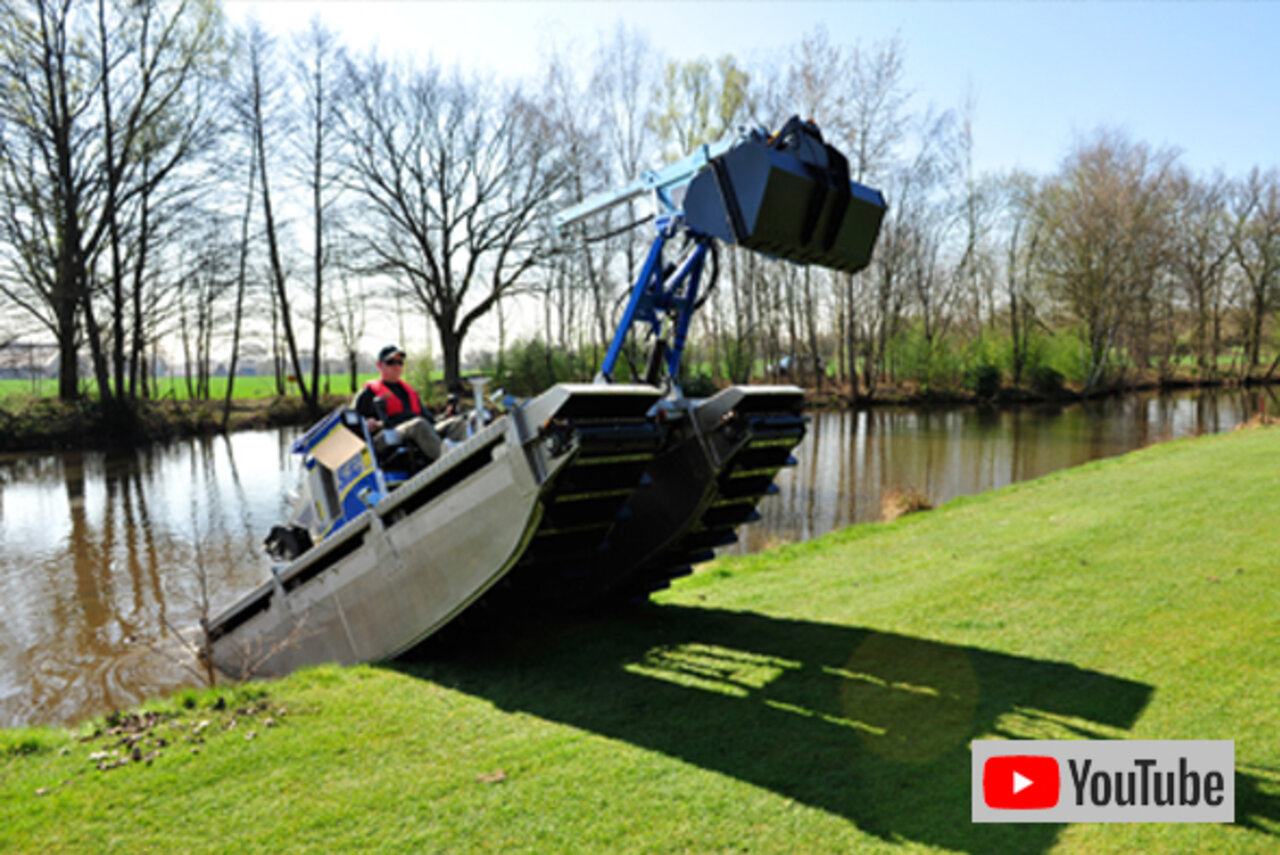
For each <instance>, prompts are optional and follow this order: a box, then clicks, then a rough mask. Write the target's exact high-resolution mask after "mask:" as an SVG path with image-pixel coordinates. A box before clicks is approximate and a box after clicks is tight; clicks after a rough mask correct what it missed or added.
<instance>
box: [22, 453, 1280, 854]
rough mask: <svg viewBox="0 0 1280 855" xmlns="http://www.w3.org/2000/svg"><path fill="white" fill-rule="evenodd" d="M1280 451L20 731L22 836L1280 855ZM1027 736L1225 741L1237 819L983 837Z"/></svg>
mask: <svg viewBox="0 0 1280 855" xmlns="http://www.w3.org/2000/svg"><path fill="white" fill-rule="evenodd" d="M1277 459H1280V429H1276V428H1265V429H1254V430H1247V431H1240V432H1237V433H1234V434H1229V435H1222V436H1213V437H1203V438H1199V439H1194V440H1184V441H1178V442H1173V443H1168V444H1165V445H1160V446H1155V447H1152V448H1148V449H1145V450H1143V451H1140V452H1136V453H1134V454H1130V455H1127V456H1125V457H1121V458H1114V459H1110V460H1105V461H1100V462H1098V463H1093V464H1090V465H1087V466H1084V467H1081V468H1078V469H1074V470H1068V471H1064V472H1060V473H1057V474H1054V475H1051V476H1049V477H1047V478H1043V479H1040V480H1038V481H1034V482H1029V483H1023V484H1019V485H1014V486H1011V487H1008V488H1005V489H1003V490H999V491H995V492H991V493H987V494H983V495H980V496H976V497H972V498H968V499H960V500H956V501H953V502H950V503H948V504H947V505H945V506H944V507H942V508H941V509H938V510H935V511H931V512H928V513H924V514H917V515H913V516H908V517H904V518H903V519H901V520H899V521H897V522H895V523H891V524H881V525H867V526H857V527H854V528H850V529H846V530H844V531H841V532H836V533H833V534H831V535H828V536H825V537H822V538H819V539H817V540H814V541H811V542H809V543H805V544H799V545H794V546H786V547H782V548H779V549H776V550H773V551H771V552H768V553H764V554H760V555H756V556H750V557H744V558H733V559H725V560H721V561H718V562H716V563H714V564H712V565H710V566H709V567H707V568H705V569H703V570H702V571H701V572H700V573H698V574H696V575H695V576H693V577H691V578H689V579H686V580H683V581H682V583H681V584H678V585H677V586H676V587H675V588H674V589H673V590H672V591H669V592H666V593H664V594H663V595H661V596H660V597H659V602H657V603H655V604H653V605H651V606H648V607H645V608H643V609H639V610H636V611H633V612H628V613H624V614H622V615H619V616H615V617H612V618H609V619H604V618H601V619H595V620H586V621H580V622H577V623H573V624H568V625H560V626H557V627H544V628H541V629H538V630H526V631H524V632H522V633H515V632H513V633H512V634H510V635H509V636H502V637H490V638H487V639H484V640H483V641H479V642H477V643H476V646H475V647H473V648H472V649H470V650H468V651H466V652H463V653H458V654H454V655H453V656H451V657H450V658H448V659H444V660H435V661H426V660H419V661H405V662H398V663H394V664H392V665H389V666H376V667H374V666H364V667H358V668H350V669H338V668H331V667H325V668H319V669H313V670H310V671H306V672H303V673H300V674H296V675H294V676H293V677H290V678H288V679H285V680H282V681H279V682H276V683H271V684H265V685H263V686H259V687H246V688H242V689H239V690H235V691H232V690H222V691H221V692H220V693H208V692H206V693H203V694H202V693H194V692H193V693H188V694H186V695H180V696H178V697H175V698H171V699H169V700H167V701H165V702H163V703H160V704H156V705H152V706H150V707H148V709H155V710H157V711H159V712H161V713H162V715H166V716H172V717H171V718H165V719H163V720H160V721H157V722H154V723H150V724H152V726H150V727H148V724H149V722H145V721H143V722H130V721H122V722H121V721H117V722H111V723H109V724H110V725H111V726H114V727H115V728H116V732H112V731H110V730H108V729H107V727H108V725H107V724H103V723H98V725H97V726H96V727H97V729H98V732H97V735H96V736H92V737H91V738H88V739H86V740H85V741H80V739H79V738H78V737H87V736H90V735H91V734H92V733H93V732H94V726H92V725H91V726H88V727H87V729H86V730H84V731H80V732H78V733H74V734H73V733H67V732H63V731H55V730H20V731H9V732H5V733H4V734H3V735H2V736H0V849H2V850H18V851H32V852H37V851H42V850H49V851H62V850H68V849H71V850H77V849H109V850H112V851H122V852H135V851H177V850H190V851H234V852H241V851H266V852H270V851H282V850H290V851H296V850H304V849H309V850H312V851H334V850H375V851H437V850H444V851H476V850H485V849H488V850H497V849H501V850H504V851H507V850H510V851H539V852H562V851H566V852H567V851H597V850H612V851H624V852H652V851H692V852H722V851H734V852H739V851H768V852H788V853H789V852H850V851H861V850H879V851H942V850H958V851H966V852H974V853H985V852H1019V853H1026V852H1031V853H1035V852H1046V851H1055V852H1056V851H1062V852H1080V853H1096V852H1121V851H1123V852H1129V851H1144V852H1151V851H1155V852H1161V851H1169V852H1173V851H1178V852H1186V851H1199V852H1209V851H1212V852H1266V851H1270V852H1274V851H1276V849H1277V848H1278V847H1280V740H1277V738H1276V734H1277V733H1278V732H1280V704H1277V702H1276V699H1277V698H1280V643H1278V642H1277V637H1278V636H1280V617H1278V612H1277V608H1276V606H1277V602H1276V600H1277V591H1280V542H1278V541H1277V539H1276V538H1275V536H1274V519H1275V507H1274V502H1275V498H1276V496H1277V495H1280V469H1278V468H1277V466H1276V461H1277ZM261 692H265V695H264V696H262V695H259V694H258V693H261ZM219 699H221V700H219ZM268 719H270V722H269V723H268V721H267V720H268ZM202 722H208V724H206V725H203V726H202V725H201V723H202ZM197 730H198V731H199V732H198V733H196V731H197ZM148 733H149V734H150V735H149V736H148V735H146V734H148ZM135 736H138V737H140V738H138V739H137V740H136V746H137V748H138V757H139V760H138V761H137V762H134V761H132V760H130V759H128V758H129V757H130V755H131V753H132V748H133V747H134V743H132V742H131V740H133V738H134V737H135ZM1005 737H1012V738H1017V737H1022V738H1027V737H1035V738H1125V739H1234V740H1236V758H1237V776H1236V780H1235V785H1236V804H1237V823H1236V824H1235V825H1070V826H1053V825H980V826H975V825H972V824H970V822H969V820H968V817H969V803H970V793H969V752H968V742H969V741H970V740H972V739H976V738H1005ZM160 739H164V740H165V742H166V744H165V745H164V746H161V745H159V743H158V740H160ZM113 751H114V752H116V753H115V754H111V752H113ZM99 752H105V755H104V754H100V753H99ZM153 752H158V753H153ZM91 755H93V756H91ZM147 759H150V761H151V762H150V763H148V762H147ZM116 764H120V765H116ZM99 765H101V766H103V767H104V768H105V771H100V770H99V769H98V766H99Z"/></svg>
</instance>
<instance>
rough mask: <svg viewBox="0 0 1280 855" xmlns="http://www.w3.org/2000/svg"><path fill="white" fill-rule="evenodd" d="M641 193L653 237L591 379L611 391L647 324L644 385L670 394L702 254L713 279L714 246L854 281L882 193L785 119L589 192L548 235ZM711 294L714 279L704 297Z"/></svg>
mask: <svg viewBox="0 0 1280 855" xmlns="http://www.w3.org/2000/svg"><path fill="white" fill-rule="evenodd" d="M681 187H684V188H686V189H685V192H684V194H683V195H682V196H681V198H680V202H679V204H676V202H675V200H674V199H673V197H672V191H674V190H676V189H678V188H681ZM645 193H652V194H653V197H654V205H655V208H656V210H655V211H654V214H655V218H656V221H655V223H654V225H655V229H656V232H657V234H656V237H655V239H654V242H653V247H652V249H651V251H650V253H649V257H648V260H647V261H646V262H645V264H644V267H643V268H642V269H641V272H640V277H639V278H638V279H637V280H636V282H635V284H634V285H633V286H632V290H631V297H630V300H629V301H628V303H627V307H626V309H625V310H624V311H623V314H622V318H621V320H620V321H619V323H618V327H617V330H616V331H615V333H614V336H613V341H612V343H611V344H610V346H609V350H608V352H607V353H606V355H605V360H604V363H603V364H602V365H601V368H600V373H599V375H598V376H597V378H596V379H597V381H598V382H604V383H608V382H612V380H613V376H614V370H615V368H616V367H617V362H618V359H619V357H620V356H621V355H622V353H623V345H624V343H625V341H626V338H627V335H628V334H629V332H630V330H631V327H632V325H634V324H640V325H648V327H649V329H650V332H651V334H652V336H653V339H654V350H653V352H652V354H651V358H650V370H649V371H648V372H647V373H646V378H645V379H646V380H647V381H648V382H657V381H658V379H659V378H658V377H657V374H658V373H659V372H660V371H661V370H662V369H665V374H666V382H667V383H668V384H669V385H670V386H672V387H673V388H675V389H676V390H677V393H678V387H677V386H676V382H677V380H678V378H679V374H680V358H681V355H682V354H683V351H684V345H685V340H686V338H687V335H688V332H689V321H690V318H691V317H692V315H693V313H694V311H696V310H697V307H698V305H699V304H700V302H701V300H703V299H705V294H702V293H701V291H700V281H699V280H700V279H701V277H702V272H703V268H704V266H705V265H704V262H705V261H706V257H707V254H708V253H707V250H708V248H711V249H712V252H711V269H712V271H713V274H714V271H715V252H714V247H712V243H713V242H714V241H716V240H721V241H725V242H726V243H731V244H734V245H736V246H740V247H743V248H744V249H750V250H753V251H756V252H760V253H763V254H765V255H768V256H772V257H774V258H781V259H785V260H787V261H793V262H796V263H798V264H816V265H818V266H820V267H826V268H829V269H832V270H840V271H843V272H845V273H856V272H857V271H859V270H861V269H862V268H864V267H866V266H867V264H868V263H869V262H870V261H871V251H872V249H873V248H874V247H875V242H876V238H877V236H878V235H879V232H880V221H881V219H882V218H883V216H884V212H885V207H886V206H885V201H884V197H883V196H882V195H881V194H880V191H878V190H873V189H872V188H870V187H864V186H863V185H861V184H859V183H857V182H856V181H851V180H850V179H849V164H848V161H847V160H846V159H845V157H844V155H843V154H841V153H840V152H839V151H838V150H837V149H836V148H835V147H834V146H831V145H830V144H828V143H827V142H825V141H824V140H823V138H822V134H821V132H820V131H819V130H818V128H817V126H816V125H814V124H813V122H811V121H810V122H806V121H802V120H801V119H800V118H799V117H795V116H793V117H792V118H791V119H789V120H788V121H787V122H786V123H785V124H783V126H782V127H781V128H780V129H779V130H778V132H777V133H776V134H772V135H770V134H769V133H768V132H767V131H765V130H764V129H763V128H760V129H755V130H751V131H748V132H746V133H743V134H740V135H737V136H732V137H726V138H724V139H722V140H720V141H718V142H715V143H708V144H705V145H701V146H699V147H698V148H697V150H696V151H694V152H693V153H692V154H690V155H688V156H687V157H684V158H682V159H681V160H678V161H676V162H675V163H672V164H669V165H667V166H664V167H662V168H661V169H657V170H651V171H649V172H646V173H644V174H643V175H641V176H640V177H639V178H637V179H636V180H634V181H632V182H630V183H628V184H626V185H624V186H622V187H619V188H617V189H614V190H608V191H605V192H603V193H597V194H596V195H594V196H592V197H590V198H588V199H585V200H583V201H582V202H579V203H578V204H576V205H574V206H572V207H570V208H567V209H565V210H563V211H561V212H560V213H559V214H557V215H556V216H555V218H554V222H555V226H556V228H557V229H558V230H560V231H563V230H564V229H566V228H568V227H569V226H571V225H573V224H574V223H578V222H581V221H582V220H584V219H586V218H587V217H590V216H593V215H595V214H598V213H600V212H602V211H606V210H608V209H609V208H612V207H613V206H615V205H621V204H623V203H625V202H629V201H631V200H632V199H636V198H638V197H640V196H642V195H644V194H645ZM680 233H683V234H684V235H685V236H686V237H687V238H689V240H690V241H691V243H692V244H693V246H692V248H691V249H689V250H688V255H687V256H686V257H685V259H684V262H683V263H681V264H679V265H666V264H664V263H663V260H662V253H663V248H664V246H665V245H666V244H667V242H668V240H669V239H670V238H672V237H674V236H675V235H677V234H680ZM713 285H714V277H713V279H712V285H711V286H708V289H707V290H708V292H709V290H710V288H711V287H712V286H713ZM668 321H669V323H668Z"/></svg>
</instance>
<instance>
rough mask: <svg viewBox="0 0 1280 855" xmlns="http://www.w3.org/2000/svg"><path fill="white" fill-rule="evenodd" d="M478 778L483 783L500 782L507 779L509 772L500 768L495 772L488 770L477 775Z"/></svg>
mask: <svg viewBox="0 0 1280 855" xmlns="http://www.w3.org/2000/svg"><path fill="white" fill-rule="evenodd" d="M476 780H477V781H479V782H480V783H482V784H498V783H501V782H503V781H505V780H507V773H506V772H504V771H502V770H501V769H498V770H497V771H495V772H486V773H484V774H483V775H476Z"/></svg>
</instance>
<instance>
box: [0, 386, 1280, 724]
mask: <svg viewBox="0 0 1280 855" xmlns="http://www.w3.org/2000/svg"><path fill="white" fill-rule="evenodd" d="M1257 400H1258V393H1252V392H1219V393H1199V394H1191V393H1185V394H1179V395H1171V396H1151V395H1134V396H1130V397H1127V398H1122V399H1112V400H1108V401H1103V402H1098V403H1093V404H1089V405H1080V404H1073V405H1070V406H1061V407H1044V406H1037V407H1023V408H1018V409H1002V410H993V409H990V408H977V407H962V408H953V409H945V410H938V409H933V410H916V409H907V408H901V409H897V408H885V409H875V410H871V411H860V412H835V413H816V414H814V415H813V422H812V424H811V425H810V431H809V434H808V436H807V437H806V438H805V441H804V443H803V444H802V445H801V446H800V448H799V449H798V450H797V453H796V457H797V458H798V459H799V461H800V463H799V465H798V466H797V467H795V468H793V469H789V470H787V471H785V472H784V473H783V474H782V476H781V477H780V478H779V482H778V483H779V486H780V487H781V493H780V494H779V495H777V496H774V497H772V498H770V499H767V500H766V501H765V503H764V505H763V506H762V507H761V512H762V514H763V519H762V520H761V521H760V522H759V523H757V524H755V525H753V526H751V527H749V528H747V529H746V530H745V531H744V532H743V540H742V542H741V543H740V544H739V545H738V546H737V547H735V549H736V550H738V551H751V550H756V549H760V548H763V547H765V546H767V545H770V544H774V543H780V542H786V541H795V540H802V539H805V538H809V537H812V536H815V535H817V534H821V533H823V532H825V531H829V530H831V529H832V528H836V527H839V526H843V525H847V524H849V523H853V522H861V521H865V520H873V519H878V518H879V516H880V512H881V511H880V500H881V496H882V494H883V492H884V491H885V490H886V489H903V488H914V489H917V490H921V491H923V492H924V493H925V494H927V495H928V497H929V498H930V499H931V500H932V501H933V502H935V503H938V502H942V501H945V500H946V499H949V498H952V497H953V496H958V495H962V494H967V493H975V492H979V491H982V490H987V489H990V488H992V487H998V486H1002V485H1004V484H1008V483H1010V482H1011V481H1018V480H1023V479H1027V478H1034V477H1037V476H1039V475H1043V474H1045V473H1047V472H1051V471H1054V470H1056V469H1062V468H1064V467H1068V466H1074V465H1077V464H1080V463H1084V462H1087V461H1089V460H1094V459H1097V458H1099V457H1106V456H1109V455H1114V454H1120V453H1123V452H1125V451H1128V450H1131V449H1133V448H1138V447H1141V446H1143V445H1148V444H1150V443H1152V442H1157V441H1161V440H1164V439H1170V438H1174V437H1180V436H1185V435H1187V434H1191V433H1213V432H1218V431H1223V430H1229V429H1230V428H1232V427H1233V426H1235V425H1236V424H1237V423H1238V422H1240V421H1242V420H1244V419H1246V418H1248V417H1249V415H1251V414H1252V413H1253V412H1255V411H1256V409H1257ZM1270 407H1271V409H1273V410H1276V409H1280V406H1278V405H1277V403H1276V402H1275V401H1274V399H1272V402H1271V404H1270ZM297 433H298V431H296V430H283V431H260V432H246V433H240V434H236V435H234V436H231V437H229V438H215V439H201V440H191V441H186V442H180V443H174V444H171V445H168V446H165V447H156V448H150V449H146V450H142V451H137V452H130V453H127V454H103V453H70V454H58V455H27V456H23V457H18V458H8V459H0V614H2V615H3V618H2V621H0V725H14V724H24V723H39V722H70V721H75V720H77V719H80V718H83V717H85V716H88V715H93V714H97V713H101V712H105V711H108V710H110V709H113V708H116V707H120V706H124V705H128V704H131V703H135V702H137V701H138V700H140V699H142V698H144V697H146V696H148V695H153V694H156V693H158V692H163V691H166V690H169V689H172V688H175V687H177V686H180V685H189V684H193V683H196V682H198V680H197V678H196V676H195V675H194V673H193V672H192V671H191V670H190V666H191V660H190V658H189V657H187V656H186V655H184V653H183V648H182V646H181V642H180V641H178V639H177V636H176V634H175V630H176V631H183V630H189V629H190V627H192V626H193V625H194V624H195V623H196V622H197V621H198V619H199V615H200V613H201V606H200V603H201V600H202V596H204V594H203V593H202V585H201V580H202V578H203V579H204V580H206V583H207V584H206V585H205V586H204V587H205V589H206V590H207V596H208V598H209V600H210V601H211V604H212V607H213V609H214V610H216V609H217V608H219V607H221V606H225V605H227V604H229V603H230V602H231V601H232V600H233V599H234V598H235V597H236V596H237V595H238V594H239V593H240V592H242V591H244V590H245V589H247V588H249V587H251V586H252V585H254V584H256V583H257V582H258V581H260V580H261V578H262V577H263V575H264V574H265V573H266V571H267V562H266V560H265V558H264V557H263V556H262V554H261V553H260V551H259V548H258V544H259V543H260V542H261V540H262V537H263V535H264V534H265V533H266V531H267V530H268V529H269V528H270V526H271V525H272V524H273V523H274V522H277V521H278V520H279V519H280V518H281V517H282V516H283V515H284V513H285V509H286V504H287V499H286V494H287V492H288V490H289V489H290V488H291V487H292V486H293V485H294V483H295V481H296V477H297V476H296V469H295V468H294V461H293V460H292V459H291V456H290V455H289V454H288V446H289V443H290V442H291V441H292V440H293V438H294V437H295V436H296V435H297ZM201 571H203V572H201Z"/></svg>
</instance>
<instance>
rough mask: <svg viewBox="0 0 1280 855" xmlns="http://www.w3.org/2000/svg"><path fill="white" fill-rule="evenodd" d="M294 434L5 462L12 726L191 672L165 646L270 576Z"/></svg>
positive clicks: (1, 556) (0, 524)
mask: <svg viewBox="0 0 1280 855" xmlns="http://www.w3.org/2000/svg"><path fill="white" fill-rule="evenodd" d="M293 433H294V432H277V431H264V432H252V433H243V434H237V435H236V436H234V437H231V438H225V437H220V438H215V439H201V440H192V441H189V442H183V443H176V444H173V445H169V446H162V447H153V448H148V449H143V450H139V451H136V452H127V453H124V454H104V453H101V452H97V453H84V452H71V453H67V454H62V455H39V456H34V455H33V456H26V457H21V458H15V459H8V460H4V461H0V472H3V478H0V543H3V546H4V548H3V550H0V597H2V598H3V600H2V601H3V603H4V621H3V624H0V725H5V724H17V723H27V722H44V721H70V720H74V719H76V718H79V717H82V716H84V715H88V714H92V713H95V712H101V711H105V710H108V709H111V708H113V707H116V706H122V705H127V704H130V703H134V702H136V701H138V700H141V699H142V698H144V697H146V696H147V695H150V694H155V693H157V692H162V691H165V690H168V689H171V688H174V687H176V686H178V685H182V684H185V683H187V682H189V679H190V677H189V675H188V674H187V672H186V670H185V668H183V667H181V666H180V665H179V664H178V663H176V662H174V661H173V660H172V659H171V658H170V657H168V656H165V655H161V654H158V653H157V652H155V650H153V647H164V648H172V646H173V645H172V644H169V643H167V642H166V638H165V635H166V630H165V623H166V621H167V622H168V623H170V624H173V625H174V626H177V627H184V626H190V625H192V624H194V623H195V622H196V621H197V619H198V617H199V607H198V603H199V593H200V592H199V577H198V574H197V573H196V572H195V570H196V568H197V566H200V565H203V566H204V567H206V568H207V569H208V571H209V578H210V582H211V584H212V586H213V593H214V596H215V600H218V599H219V598H220V600H221V602H223V603H225V602H227V601H228V600H229V599H230V598H232V597H234V596H235V595H236V593H237V592H239V591H242V590H244V589H245V588H247V587H248V586H250V585H253V584H255V583H256V582H258V581H259V580H260V578H261V576H262V573H263V572H264V564H263V561H262V558H261V557H260V555H259V552H258V549H257V544H258V542H259V541H260V540H261V532H260V531H259V530H260V529H262V527H263V525H264V523H265V521H268V520H274V519H278V518H279V517H280V516H281V515H282V514H283V512H284V510H285V500H284V496H283V492H284V490H283V485H284V484H285V483H286V481H288V480H289V479H287V478H285V477H283V476H282V463H284V462H285V461H286V457H287V453H288V451H287V449H288V443H289V442H290V441H291V439H292V435H293Z"/></svg>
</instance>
